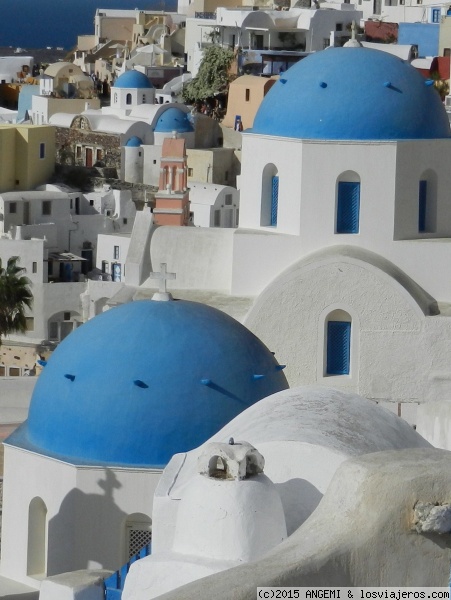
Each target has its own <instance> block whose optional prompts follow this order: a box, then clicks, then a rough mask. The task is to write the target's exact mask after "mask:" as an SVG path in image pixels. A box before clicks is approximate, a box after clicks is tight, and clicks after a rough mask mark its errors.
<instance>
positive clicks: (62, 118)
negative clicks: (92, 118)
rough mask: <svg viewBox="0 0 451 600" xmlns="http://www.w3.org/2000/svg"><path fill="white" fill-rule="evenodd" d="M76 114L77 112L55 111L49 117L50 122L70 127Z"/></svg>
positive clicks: (58, 125)
mask: <svg viewBox="0 0 451 600" xmlns="http://www.w3.org/2000/svg"><path fill="white" fill-rule="evenodd" d="M76 116H78V115H77V114H75V113H55V114H54V115H52V116H51V117H50V118H49V123H50V125H56V127H70V126H71V124H72V121H73V120H74V119H75V117H76Z"/></svg>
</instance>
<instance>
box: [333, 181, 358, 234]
mask: <svg viewBox="0 0 451 600" xmlns="http://www.w3.org/2000/svg"><path fill="white" fill-rule="evenodd" d="M359 216H360V182H359V181H356V182H354V181H339V182H338V198H337V233H359Z"/></svg>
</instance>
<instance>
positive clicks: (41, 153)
mask: <svg viewBox="0 0 451 600" xmlns="http://www.w3.org/2000/svg"><path fill="white" fill-rule="evenodd" d="M39 158H45V144H44V142H41V143H40V144H39Z"/></svg>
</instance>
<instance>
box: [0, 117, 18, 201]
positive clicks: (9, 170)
mask: <svg viewBox="0 0 451 600" xmlns="http://www.w3.org/2000/svg"><path fill="white" fill-rule="evenodd" d="M15 145H16V131H15V127H11V126H8V125H3V126H0V156H1V160H0V192H8V191H11V190H13V189H14V181H15V178H16V176H15V162H16V161H15Z"/></svg>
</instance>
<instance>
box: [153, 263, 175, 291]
mask: <svg viewBox="0 0 451 600" xmlns="http://www.w3.org/2000/svg"><path fill="white" fill-rule="evenodd" d="M150 277H151V279H158V280H159V283H158V292H157V293H155V294H154V295H153V296H152V300H172V296H171V294H170V293H169V292H168V291H167V281H168V280H169V279H175V278H176V275H175V273H168V271H167V268H166V263H160V272H157V271H154V272H152V273H150Z"/></svg>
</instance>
